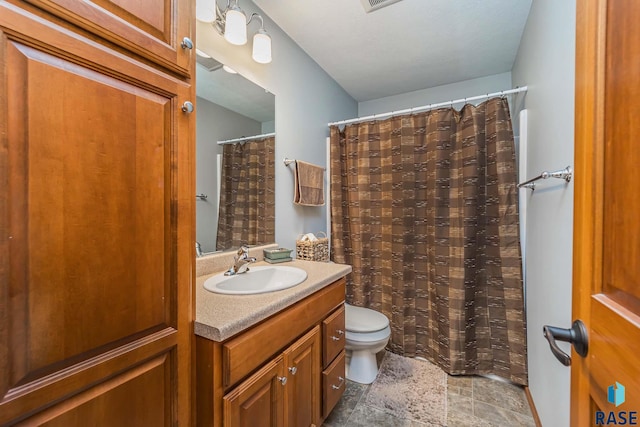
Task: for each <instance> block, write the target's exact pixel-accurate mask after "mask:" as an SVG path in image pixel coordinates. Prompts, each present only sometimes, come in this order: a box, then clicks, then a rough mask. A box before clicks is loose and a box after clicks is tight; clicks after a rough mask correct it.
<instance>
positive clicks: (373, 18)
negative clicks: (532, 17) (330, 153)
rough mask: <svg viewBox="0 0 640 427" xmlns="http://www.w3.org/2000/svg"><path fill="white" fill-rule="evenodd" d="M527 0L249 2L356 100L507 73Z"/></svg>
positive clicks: (517, 44) (280, 0)
mask: <svg viewBox="0 0 640 427" xmlns="http://www.w3.org/2000/svg"><path fill="white" fill-rule="evenodd" d="M531 1H532V0H402V1H399V2H397V3H393V4H390V5H389V6H386V7H383V8H381V9H378V10H376V11H373V12H371V13H366V12H365V11H364V8H363V6H362V4H361V0H315V1H313V0H294V1H282V0H253V2H254V3H255V4H256V5H257V6H258V7H260V8H261V9H262V10H263V11H264V12H265V13H266V14H267V15H268V16H269V17H270V18H271V19H272V20H273V21H275V22H276V24H278V26H279V27H280V28H281V29H282V30H283V31H284V32H285V33H287V34H288V35H289V37H291V38H292V39H293V40H294V41H295V42H296V43H297V44H298V45H299V46H300V47H301V48H302V49H303V50H304V51H305V52H307V54H308V55H309V56H311V58H313V59H314V60H315V61H316V62H317V63H318V64H319V65H320V67H322V68H323V69H324V70H325V71H326V72H327V73H328V74H329V75H330V76H331V77H332V78H333V79H334V80H335V81H336V82H338V84H339V85H340V86H342V87H343V88H344V89H345V90H346V91H347V92H348V93H349V94H350V95H351V96H352V97H353V98H354V99H355V100H356V101H359V102H361V101H367V100H371V99H377V98H382V97H385V96H390V95H397V94H401V93H405V92H411V91H414V90H419V89H426V88H430V87H434V86H440V85H444V84H449V83H455V82H459V81H463V80H468V79H473V78H477V77H483V76H487V75H491V74H498V73H503V72H507V71H511V68H512V66H513V63H514V61H515V57H516V53H517V51H518V47H519V45H520V38H521V37H522V32H523V30H524V26H525V23H526V20H527V16H528V14H529V9H530V7H531ZM268 30H269V29H268V28H267V31H268Z"/></svg>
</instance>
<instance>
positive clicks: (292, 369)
mask: <svg viewBox="0 0 640 427" xmlns="http://www.w3.org/2000/svg"><path fill="white" fill-rule="evenodd" d="M289 372H291V375H295V374H296V372H298V368H296V367H295V366H291V367H289Z"/></svg>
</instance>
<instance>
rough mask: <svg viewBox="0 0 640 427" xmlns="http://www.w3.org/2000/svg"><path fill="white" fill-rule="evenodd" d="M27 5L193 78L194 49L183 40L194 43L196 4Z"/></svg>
mask: <svg viewBox="0 0 640 427" xmlns="http://www.w3.org/2000/svg"><path fill="white" fill-rule="evenodd" d="M26 1H27V2H28V3H30V4H33V5H34V6H36V7H38V8H41V9H44V10H46V11H47V12H49V13H52V14H54V15H56V16H58V17H60V18H62V19H64V20H65V21H67V22H71V23H73V24H75V25H77V26H78V27H80V28H83V29H85V30H87V31H89V32H91V33H93V34H96V35H98V36H100V37H102V38H104V39H107V40H109V41H110V42H113V43H115V44H117V45H119V46H122V47H124V48H125V49H127V50H128V51H130V52H134V53H136V54H138V55H140V56H142V57H144V58H147V59H149V60H151V61H153V62H156V63H158V64H160V65H162V66H164V67H166V68H168V69H171V70H173V71H175V72H177V73H180V74H182V75H185V76H186V75H189V74H190V64H191V60H192V57H193V58H195V56H194V55H195V46H194V47H193V48H191V49H189V48H184V47H182V46H181V44H182V40H183V38H184V37H189V38H190V39H192V40H194V37H193V36H192V33H194V34H195V28H191V22H192V20H193V18H192V17H193V16H194V15H195V1H191V0H136V1H131V0H84V1H78V0H26ZM192 4H193V11H192V7H191V6H192ZM194 60H195V59H194Z"/></svg>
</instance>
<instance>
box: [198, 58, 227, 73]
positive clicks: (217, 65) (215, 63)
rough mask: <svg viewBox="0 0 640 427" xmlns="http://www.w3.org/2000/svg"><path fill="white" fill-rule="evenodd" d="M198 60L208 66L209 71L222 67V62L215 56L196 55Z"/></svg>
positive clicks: (205, 66)
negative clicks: (214, 57)
mask: <svg viewBox="0 0 640 427" xmlns="http://www.w3.org/2000/svg"><path fill="white" fill-rule="evenodd" d="M196 62H197V63H198V64H200V65H202V66H203V67H204V68H206V69H207V70H208V71H215V70H217V69H218V68H221V67H222V64H221V63H219V62H218V61H216V60H215V59H213V58H203V57H202V56H200V55H196Z"/></svg>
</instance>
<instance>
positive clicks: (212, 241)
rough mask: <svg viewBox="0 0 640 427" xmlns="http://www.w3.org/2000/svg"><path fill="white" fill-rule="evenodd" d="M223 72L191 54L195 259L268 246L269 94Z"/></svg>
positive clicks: (271, 236) (271, 184)
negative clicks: (197, 253)
mask: <svg viewBox="0 0 640 427" xmlns="http://www.w3.org/2000/svg"><path fill="white" fill-rule="evenodd" d="M229 71H233V70H230V69H229V70H227V67H223V64H221V63H220V62H218V61H216V60H215V59H213V58H205V57H202V56H197V64H196V95H197V97H198V99H197V108H196V114H197V115H196V241H197V242H198V244H199V245H200V248H199V249H200V251H201V253H202V254H207V253H211V252H217V251H224V250H235V249H237V248H238V247H239V246H240V245H242V244H248V245H250V246H251V245H261V244H266V243H273V242H274V241H275V179H274V173H275V168H274V149H275V96H274V95H273V94H271V93H269V92H268V91H266V90H265V89H263V88H261V87H260V86H258V85H256V84H255V83H253V82H251V81H249V80H248V79H246V78H244V77H242V76H241V75H240V74H237V73H231V72H229ZM196 246H197V245H196ZM196 251H197V250H196Z"/></svg>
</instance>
